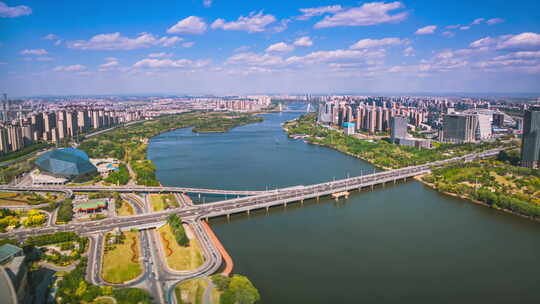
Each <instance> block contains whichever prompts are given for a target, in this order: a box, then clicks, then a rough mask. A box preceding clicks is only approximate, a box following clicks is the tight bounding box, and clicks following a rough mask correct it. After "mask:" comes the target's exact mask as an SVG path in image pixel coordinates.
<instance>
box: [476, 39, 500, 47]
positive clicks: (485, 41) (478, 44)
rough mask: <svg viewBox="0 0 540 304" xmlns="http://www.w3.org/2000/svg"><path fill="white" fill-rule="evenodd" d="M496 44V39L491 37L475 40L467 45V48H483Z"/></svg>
mask: <svg viewBox="0 0 540 304" xmlns="http://www.w3.org/2000/svg"><path fill="white" fill-rule="evenodd" d="M496 42H497V40H496V39H493V38H491V37H485V38H482V39H479V40H476V41H474V42H472V43H471V44H469V46H470V47H473V48H479V47H485V46H489V45H492V44H494V43H496Z"/></svg>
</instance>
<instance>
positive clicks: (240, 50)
mask: <svg viewBox="0 0 540 304" xmlns="http://www.w3.org/2000/svg"><path fill="white" fill-rule="evenodd" d="M250 48H251V47H250V46H249V45H242V46H240V47H237V48H236V49H234V50H233V52H235V53H239V52H246V51H247V50H249V49H250Z"/></svg>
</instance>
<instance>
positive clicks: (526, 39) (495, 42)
mask: <svg viewBox="0 0 540 304" xmlns="http://www.w3.org/2000/svg"><path fill="white" fill-rule="evenodd" d="M470 47H472V48H478V47H494V48H495V49H497V50H525V51H526V50H540V34H537V33H530V32H526V33H521V34H518V35H503V36H499V37H496V38H492V37H485V38H482V39H479V40H476V41H474V42H472V43H471V44H470Z"/></svg>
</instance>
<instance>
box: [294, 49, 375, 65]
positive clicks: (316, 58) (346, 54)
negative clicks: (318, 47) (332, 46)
mask: <svg viewBox="0 0 540 304" xmlns="http://www.w3.org/2000/svg"><path fill="white" fill-rule="evenodd" d="M385 56H386V53H385V52H384V50H377V51H371V50H368V49H362V50H332V51H317V52H312V53H309V54H307V55H306V56H293V57H289V58H287V63H289V64H315V63H330V62H349V63H350V62H351V61H353V62H354V61H366V60H370V59H380V58H384V57H385Z"/></svg>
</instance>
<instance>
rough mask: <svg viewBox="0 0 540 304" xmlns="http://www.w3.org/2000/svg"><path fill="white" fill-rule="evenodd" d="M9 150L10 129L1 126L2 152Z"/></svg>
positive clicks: (0, 151)
mask: <svg viewBox="0 0 540 304" xmlns="http://www.w3.org/2000/svg"><path fill="white" fill-rule="evenodd" d="M8 152H9V141H8V130H7V129H6V128H0V154H6V153H8Z"/></svg>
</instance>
